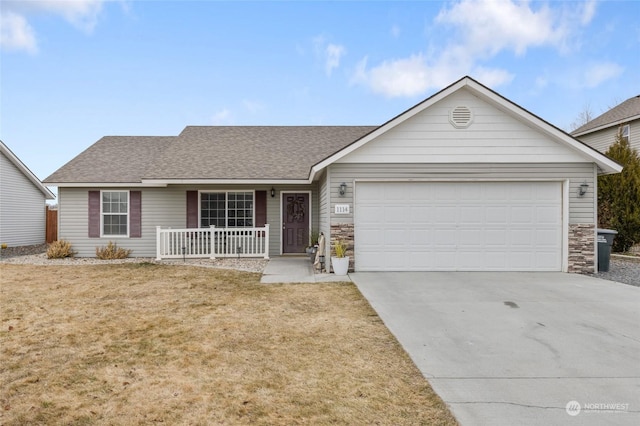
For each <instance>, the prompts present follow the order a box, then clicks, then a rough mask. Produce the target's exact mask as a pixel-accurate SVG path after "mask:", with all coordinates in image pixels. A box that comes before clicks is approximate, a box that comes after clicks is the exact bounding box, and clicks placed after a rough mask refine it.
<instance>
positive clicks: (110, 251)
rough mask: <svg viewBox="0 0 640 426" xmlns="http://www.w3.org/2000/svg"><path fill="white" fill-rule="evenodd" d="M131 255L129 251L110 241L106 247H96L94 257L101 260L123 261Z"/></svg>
mask: <svg viewBox="0 0 640 426" xmlns="http://www.w3.org/2000/svg"><path fill="white" fill-rule="evenodd" d="M130 254H131V250H130V249H123V248H122V247H118V245H117V244H116V243H114V242H112V241H109V244H107V246H106V247H96V257H97V258H98V259H102V260H113V259H125V258H127V257H129V255H130Z"/></svg>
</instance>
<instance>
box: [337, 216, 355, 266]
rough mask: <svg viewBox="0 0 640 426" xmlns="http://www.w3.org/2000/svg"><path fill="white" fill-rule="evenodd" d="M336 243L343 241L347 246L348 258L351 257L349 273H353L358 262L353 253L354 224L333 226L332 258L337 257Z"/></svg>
mask: <svg viewBox="0 0 640 426" xmlns="http://www.w3.org/2000/svg"><path fill="white" fill-rule="evenodd" d="M336 241H342V242H343V243H344V244H345V245H346V246H347V252H346V256H349V272H353V271H354V270H355V269H354V268H355V262H356V260H355V256H354V252H353V223H337V224H334V225H331V256H335V251H334V250H333V245H334V244H335V243H336Z"/></svg>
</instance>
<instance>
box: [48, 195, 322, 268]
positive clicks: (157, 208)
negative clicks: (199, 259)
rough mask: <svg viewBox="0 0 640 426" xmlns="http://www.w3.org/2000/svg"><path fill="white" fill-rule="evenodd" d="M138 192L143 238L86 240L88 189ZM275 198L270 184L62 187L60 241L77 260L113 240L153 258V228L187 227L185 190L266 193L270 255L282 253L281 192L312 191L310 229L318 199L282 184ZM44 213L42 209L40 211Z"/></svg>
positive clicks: (91, 255)
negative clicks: (140, 198)
mask: <svg viewBox="0 0 640 426" xmlns="http://www.w3.org/2000/svg"><path fill="white" fill-rule="evenodd" d="M98 189H100V190H114V191H124V190H137V191H142V207H141V210H142V211H141V213H142V237H141V238H126V237H125V238H123V237H105V238H89V237H88V225H89V223H88V193H89V191H90V190H98ZM275 189H276V196H275V197H273V198H272V197H271V195H270V190H271V185H268V186H251V185H237V186H229V185H221V186H211V185H208V186H204V185H202V186H169V187H167V188H65V187H61V188H59V189H58V193H59V203H60V210H59V212H58V215H59V217H58V226H59V228H58V229H59V236H58V238H59V239H65V240H68V241H69V242H71V244H72V247H73V250H75V251H76V252H77V256H78V257H94V256H95V250H96V247H100V246H104V245H106V244H107V243H108V242H109V241H113V242H115V243H117V244H118V246H120V247H123V248H128V249H131V250H133V252H132V253H131V256H132V257H155V255H156V226H161V227H163V228H168V227H171V228H176V229H182V228H185V227H186V223H187V219H186V192H187V191H216V190H232V191H236V190H237V191H243V190H246V191H252V190H262V191H267V223H268V224H269V225H270V228H269V229H270V231H269V238H270V240H269V255H270V256H277V255H279V254H280V253H281V241H280V235H281V228H282V226H281V225H282V224H281V216H280V194H281V192H282V191H312V193H311V207H312V229H315V228H317V226H316V224H317V223H318V220H319V215H318V208H317V207H318V196H317V192H318V191H317V190H316V189H317V185H302V186H295V185H283V186H275ZM43 209H44V207H43ZM43 211H44V210H43Z"/></svg>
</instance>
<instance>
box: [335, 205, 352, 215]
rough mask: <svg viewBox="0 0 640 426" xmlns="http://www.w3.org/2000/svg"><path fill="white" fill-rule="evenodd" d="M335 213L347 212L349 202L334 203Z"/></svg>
mask: <svg viewBox="0 0 640 426" xmlns="http://www.w3.org/2000/svg"><path fill="white" fill-rule="evenodd" d="M335 213H336V214H349V204H336V206H335Z"/></svg>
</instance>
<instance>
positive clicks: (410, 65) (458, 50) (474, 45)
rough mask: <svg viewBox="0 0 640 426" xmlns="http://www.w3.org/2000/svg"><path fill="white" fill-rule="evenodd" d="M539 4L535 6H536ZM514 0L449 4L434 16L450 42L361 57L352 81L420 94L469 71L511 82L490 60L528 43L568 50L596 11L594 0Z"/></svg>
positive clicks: (391, 92) (491, 81)
mask: <svg viewBox="0 0 640 426" xmlns="http://www.w3.org/2000/svg"><path fill="white" fill-rule="evenodd" d="M533 5H535V6H536V7H534V6H533ZM533 5H532V3H530V2H528V1H513V0H490V1H487V0H460V1H456V2H454V3H452V4H448V6H445V8H444V9H442V10H441V12H440V13H439V14H438V15H437V17H436V18H435V20H434V24H435V27H436V28H438V27H440V28H443V27H449V28H450V29H453V34H454V36H453V37H452V38H451V42H450V43H449V44H448V45H444V46H438V47H436V48H433V46H432V47H431V48H430V49H429V50H427V49H425V52H417V53H414V54H413V55H411V56H409V57H406V58H396V59H392V60H386V61H383V62H381V63H379V64H375V65H372V66H368V64H367V60H366V58H365V59H363V60H361V61H360V63H359V64H358V66H357V67H356V70H355V72H354V75H353V78H352V82H354V83H356V84H362V85H364V86H367V87H369V88H370V89H371V90H372V91H373V92H375V93H380V94H383V95H385V96H389V97H394V96H417V95H423V94H424V93H425V92H426V91H427V90H429V89H437V88H441V87H444V86H446V85H447V84H449V83H451V81H453V80H456V79H458V78H460V77H462V76H464V75H471V76H473V77H475V78H477V79H478V80H480V81H482V82H483V83H485V84H487V85H488V86H491V87H496V86H499V85H501V84H506V83H509V82H511V81H512V80H513V78H514V75H513V74H511V73H510V72H508V71H507V70H505V69H501V68H499V67H489V66H486V64H484V63H486V61H489V60H491V59H492V58H494V57H495V56H497V55H498V54H500V53H503V52H505V51H506V52H512V53H513V54H514V55H516V56H522V55H525V54H526V52H527V50H528V49H530V48H539V47H551V48H554V49H557V50H558V51H560V52H565V51H566V50H567V46H568V45H570V44H571V41H572V40H571V38H572V37H574V35H575V33H576V31H577V30H578V29H579V28H580V27H581V26H584V25H586V24H588V23H589V22H590V21H591V20H592V18H593V16H594V14H595V3H594V1H593V0H590V1H589V2H587V3H584V4H582V3H580V4H578V5H577V6H576V5H573V4H572V6H570V7H569V6H568V7H565V6H564V5H562V4H561V5H560V6H558V7H555V8H552V7H550V6H549V5H548V4H545V3H543V4H542V5H540V3H534V4H533Z"/></svg>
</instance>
